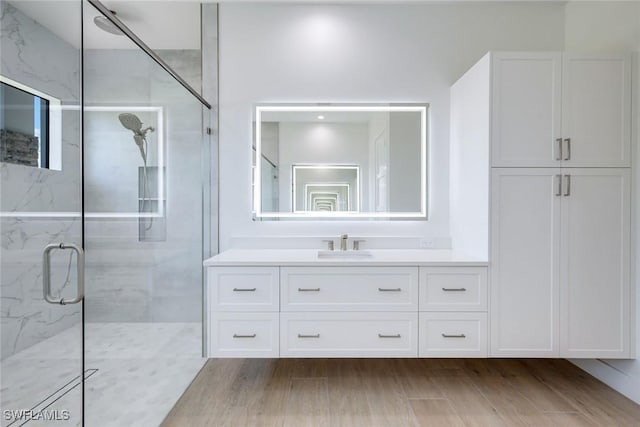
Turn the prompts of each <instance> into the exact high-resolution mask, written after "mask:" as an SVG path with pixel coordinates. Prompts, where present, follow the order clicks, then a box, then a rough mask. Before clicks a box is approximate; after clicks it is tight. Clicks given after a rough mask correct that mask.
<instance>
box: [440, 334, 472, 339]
mask: <svg viewBox="0 0 640 427" xmlns="http://www.w3.org/2000/svg"><path fill="white" fill-rule="evenodd" d="M442 337H443V338H466V337H467V336H466V335H465V334H457V335H452V334H442Z"/></svg>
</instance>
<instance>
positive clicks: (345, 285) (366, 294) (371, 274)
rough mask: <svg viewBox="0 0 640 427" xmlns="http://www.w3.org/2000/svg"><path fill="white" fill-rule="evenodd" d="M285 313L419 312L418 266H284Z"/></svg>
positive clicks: (283, 306)
mask: <svg viewBox="0 0 640 427" xmlns="http://www.w3.org/2000/svg"><path fill="white" fill-rule="evenodd" d="M280 275H281V289H280V298H281V307H282V311H417V310H418V268H417V267H289V268H286V267H283V268H282V269H281V271H280Z"/></svg>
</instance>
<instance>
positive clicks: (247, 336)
mask: <svg viewBox="0 0 640 427" xmlns="http://www.w3.org/2000/svg"><path fill="white" fill-rule="evenodd" d="M233 337H234V338H255V337H256V334H252V335H238V334H233Z"/></svg>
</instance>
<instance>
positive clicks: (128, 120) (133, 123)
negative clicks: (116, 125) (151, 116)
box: [118, 113, 142, 134]
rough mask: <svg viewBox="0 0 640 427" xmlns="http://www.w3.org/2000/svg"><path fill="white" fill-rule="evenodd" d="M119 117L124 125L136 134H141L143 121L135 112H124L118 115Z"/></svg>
mask: <svg viewBox="0 0 640 427" xmlns="http://www.w3.org/2000/svg"><path fill="white" fill-rule="evenodd" d="M118 119H119V120H120V123H122V126H124V127H125V128H127V129H129V130H130V131H133V133H135V134H140V133H141V131H142V122H141V121H140V119H139V118H138V116H136V115H135V114H131V113H122V114H119V115H118Z"/></svg>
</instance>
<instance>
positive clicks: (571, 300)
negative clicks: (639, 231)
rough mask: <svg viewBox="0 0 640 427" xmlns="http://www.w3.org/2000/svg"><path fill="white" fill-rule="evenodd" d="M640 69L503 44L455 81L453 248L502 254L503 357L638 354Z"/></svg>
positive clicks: (607, 59)
mask: <svg viewBox="0 0 640 427" xmlns="http://www.w3.org/2000/svg"><path fill="white" fill-rule="evenodd" d="M630 76H631V61H630V56H629V55H619V54H614V55H607V54H595V55H583V54H573V53H566V52H539V53H536V52H495V53H489V54H487V55H486V56H485V57H484V58H482V59H481V60H480V61H479V62H478V63H477V64H476V65H474V66H473V67H472V68H471V69H470V70H469V71H468V72H467V73H466V74H465V75H464V76H463V77H461V78H460V80H458V82H456V83H455V84H454V86H453V87H452V89H451V135H452V140H451V147H452V148H451V159H452V167H451V183H452V201H451V206H452V209H451V212H452V214H451V215H452V220H451V223H452V226H451V227H452V241H453V242H452V244H453V246H454V247H459V248H465V249H467V252H468V253H469V254H470V255H475V256H480V257H485V256H488V259H489V261H490V264H489V265H490V269H491V279H490V282H489V288H490V292H489V294H490V300H489V306H490V316H489V319H490V339H489V341H490V355H491V356H494V357H570V358H628V357H630V356H631V355H632V347H633V345H632V337H631V325H632V315H633V313H632V312H631V307H632V306H631V295H632V289H631V273H630V268H629V265H630V256H631V255H630V235H631V231H632V225H631V205H630V199H631V167H630V166H631V121H632V120H631V79H630ZM469 153H472V155H470V154H469ZM471 213H472V214H471ZM474 230H482V232H477V231H474ZM485 231H487V233H486V234H484V232H485ZM487 249H488V252H487Z"/></svg>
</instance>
